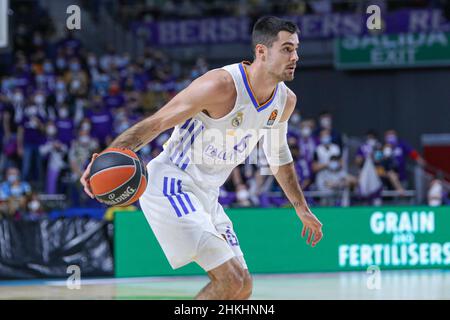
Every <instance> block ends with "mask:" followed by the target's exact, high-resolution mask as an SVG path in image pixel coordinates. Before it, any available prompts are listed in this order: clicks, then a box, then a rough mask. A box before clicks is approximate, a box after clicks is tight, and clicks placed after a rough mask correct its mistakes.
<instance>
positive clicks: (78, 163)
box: [69, 129, 99, 206]
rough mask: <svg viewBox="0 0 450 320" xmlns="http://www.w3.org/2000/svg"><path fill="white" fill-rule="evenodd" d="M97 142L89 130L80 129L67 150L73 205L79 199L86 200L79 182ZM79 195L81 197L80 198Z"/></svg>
mask: <svg viewBox="0 0 450 320" xmlns="http://www.w3.org/2000/svg"><path fill="white" fill-rule="evenodd" d="M98 149H99V144H98V142H97V139H95V138H93V137H92V136H91V135H90V134H89V131H87V130H84V129H81V130H80V132H79V134H78V139H77V140H75V141H74V142H73V143H72V146H71V147H70V150H69V163H70V169H71V181H72V183H71V188H72V190H71V191H72V202H73V204H74V205H76V206H78V205H80V200H83V202H85V201H86V200H87V198H86V194H85V193H84V192H83V191H82V185H81V183H80V182H79V180H80V177H81V175H82V174H83V171H84V169H85V167H86V165H87V164H88V163H89V161H90V156H91V155H92V154H93V153H94V152H96V151H98ZM80 197H83V198H82V199H80Z"/></svg>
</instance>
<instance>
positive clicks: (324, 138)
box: [320, 136, 331, 144]
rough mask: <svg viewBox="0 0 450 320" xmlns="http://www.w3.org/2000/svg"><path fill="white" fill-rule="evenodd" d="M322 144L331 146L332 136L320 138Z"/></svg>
mask: <svg viewBox="0 0 450 320" xmlns="http://www.w3.org/2000/svg"><path fill="white" fill-rule="evenodd" d="M320 142H321V143H322V144H330V143H331V137H330V136H323V137H321V138H320Z"/></svg>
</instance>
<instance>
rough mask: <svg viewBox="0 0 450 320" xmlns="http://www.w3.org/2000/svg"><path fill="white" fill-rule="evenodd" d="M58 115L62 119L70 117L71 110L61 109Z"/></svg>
mask: <svg viewBox="0 0 450 320" xmlns="http://www.w3.org/2000/svg"><path fill="white" fill-rule="evenodd" d="M58 113H59V117H60V118H67V117H68V116H69V110H67V108H62V109H59V112H58Z"/></svg>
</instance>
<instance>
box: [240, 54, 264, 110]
mask: <svg viewBox="0 0 450 320" xmlns="http://www.w3.org/2000/svg"><path fill="white" fill-rule="evenodd" d="M239 70H240V71H241V75H242V80H244V85H245V89H247V93H248V95H249V96H250V99H251V100H252V102H253V105H254V106H255V108H256V109H258V107H259V106H258V102H256V99H255V97H254V96H253V93H252V91H251V90H250V87H249V85H248V81H247V76H246V75H245V71H244V67H243V65H242V63H240V64H239Z"/></svg>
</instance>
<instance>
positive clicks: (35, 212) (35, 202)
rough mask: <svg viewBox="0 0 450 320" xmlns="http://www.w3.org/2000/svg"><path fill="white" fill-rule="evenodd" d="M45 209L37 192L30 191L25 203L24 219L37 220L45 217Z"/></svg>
mask: <svg viewBox="0 0 450 320" xmlns="http://www.w3.org/2000/svg"><path fill="white" fill-rule="evenodd" d="M45 213H46V212H45V210H44V208H43V206H42V203H41V201H40V200H39V196H38V194H37V193H32V194H31V196H30V200H29V201H28V203H27V211H26V214H25V215H24V220H28V221H38V220H40V219H42V218H44V217H45Z"/></svg>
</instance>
